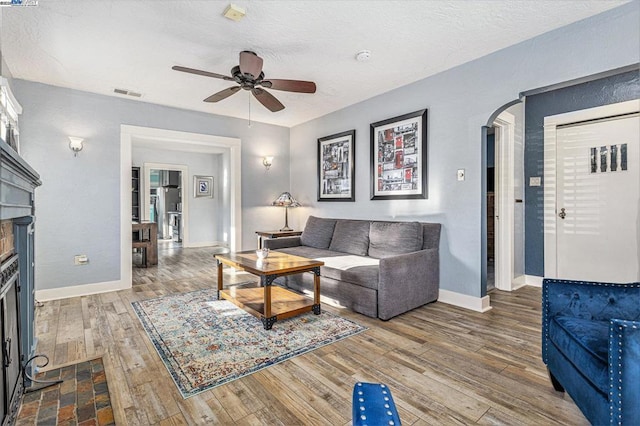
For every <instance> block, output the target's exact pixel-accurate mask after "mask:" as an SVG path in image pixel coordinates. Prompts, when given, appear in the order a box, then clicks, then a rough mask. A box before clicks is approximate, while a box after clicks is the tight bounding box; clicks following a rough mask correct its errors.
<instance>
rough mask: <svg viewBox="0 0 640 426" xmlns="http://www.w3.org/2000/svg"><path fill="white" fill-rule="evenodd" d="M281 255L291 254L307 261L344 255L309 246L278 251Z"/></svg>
mask: <svg viewBox="0 0 640 426" xmlns="http://www.w3.org/2000/svg"><path fill="white" fill-rule="evenodd" d="M278 251H280V252H282V253H287V254H292V255H294V256H301V257H306V258H307V259H318V258H326V257H331V256H343V255H344V253H340V252H338V251H331V250H328V249H319V248H315V247H309V246H296V247H287V248H281V249H278Z"/></svg>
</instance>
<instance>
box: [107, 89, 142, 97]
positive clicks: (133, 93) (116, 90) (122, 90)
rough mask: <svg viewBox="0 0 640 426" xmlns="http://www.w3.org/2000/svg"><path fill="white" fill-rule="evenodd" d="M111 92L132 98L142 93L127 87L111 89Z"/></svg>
mask: <svg viewBox="0 0 640 426" xmlns="http://www.w3.org/2000/svg"><path fill="white" fill-rule="evenodd" d="M113 92H114V93H117V94H119V95H126V96H133V97H134V98H140V97H142V93H137V92H132V91H131V90H127V89H113Z"/></svg>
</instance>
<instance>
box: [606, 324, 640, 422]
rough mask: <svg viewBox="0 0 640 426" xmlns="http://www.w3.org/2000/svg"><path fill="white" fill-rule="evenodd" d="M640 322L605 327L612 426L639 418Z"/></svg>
mask: <svg viewBox="0 0 640 426" xmlns="http://www.w3.org/2000/svg"><path fill="white" fill-rule="evenodd" d="M639 384H640V321H625V320H619V319H612V320H611V325H610V326H609V408H610V413H613V416H612V417H613V418H612V421H613V423H615V424H627V423H628V424H631V423H635V422H637V421H638V419H640V404H638V401H640V385H639Z"/></svg>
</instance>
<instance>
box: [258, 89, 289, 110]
mask: <svg viewBox="0 0 640 426" xmlns="http://www.w3.org/2000/svg"><path fill="white" fill-rule="evenodd" d="M251 93H253V96H255V97H256V99H257V100H258V101H259V102H260V103H261V104H262V105H264V106H265V107H267V109H268V110H269V111H271V112H278V111H281V110H283V109H284V105H282V103H281V102H280V101H279V100H277V99H276V97H275V96H273V95H272V94H271V93H269V92H267V91H266V90H264V89H260V88H258V87H256V88H254V89H251Z"/></svg>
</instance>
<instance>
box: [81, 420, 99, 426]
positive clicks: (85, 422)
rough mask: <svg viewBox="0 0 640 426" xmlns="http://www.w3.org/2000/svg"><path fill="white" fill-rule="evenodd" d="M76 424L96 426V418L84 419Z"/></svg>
mask: <svg viewBox="0 0 640 426" xmlns="http://www.w3.org/2000/svg"><path fill="white" fill-rule="evenodd" d="M78 426H98V423H97V422H96V419H89V420H85V421H84V422H82V423H78Z"/></svg>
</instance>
